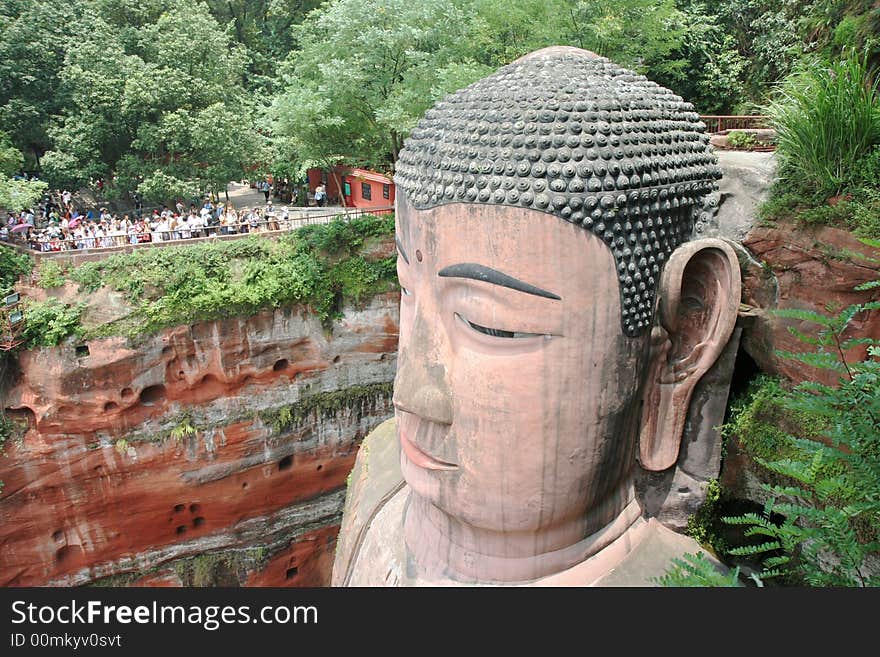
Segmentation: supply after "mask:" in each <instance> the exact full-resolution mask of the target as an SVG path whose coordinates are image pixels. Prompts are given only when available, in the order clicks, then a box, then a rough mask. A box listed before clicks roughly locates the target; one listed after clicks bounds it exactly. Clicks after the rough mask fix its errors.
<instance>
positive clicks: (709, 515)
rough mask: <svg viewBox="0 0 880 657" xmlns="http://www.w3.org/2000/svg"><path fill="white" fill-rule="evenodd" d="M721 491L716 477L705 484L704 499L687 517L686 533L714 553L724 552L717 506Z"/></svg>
mask: <svg viewBox="0 0 880 657" xmlns="http://www.w3.org/2000/svg"><path fill="white" fill-rule="evenodd" d="M722 494H723V491H722V489H721V484H720V483H719V482H718V480H717V479H712V480H711V481H710V482H709V483H708V484H707V486H706V499H705V500H704V501H703V504H702V505H701V506H700V508H699V509H698V510H697V512H696V513H695V514H694V515H692V516H691V517H690V518H688V522H687V529H686V532H687V535H688V536H690V537H691V538H693V539H694V540H695V541H697V542H698V543H700V544H701V545H703V546H705V547H708V548H710V549H711V550H712V551H714V552H715V553H716V554H724V553H725V552H726V551H727V544H726V542H725V541H724V539H723V538H722V537H721V533H720V531H719V529H720V518H719V513H718V511H719V506H720V503H721V499H722Z"/></svg>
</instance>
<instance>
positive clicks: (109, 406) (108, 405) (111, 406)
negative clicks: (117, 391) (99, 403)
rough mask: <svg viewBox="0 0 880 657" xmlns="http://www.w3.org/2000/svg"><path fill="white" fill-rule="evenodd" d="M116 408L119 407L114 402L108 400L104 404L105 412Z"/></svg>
mask: <svg viewBox="0 0 880 657" xmlns="http://www.w3.org/2000/svg"><path fill="white" fill-rule="evenodd" d="M117 408H119V406H118V405H117V404H116V402H112V401H108V402H107V403H106V404H104V412H105V413H108V412H109V411H115V410H116V409H117Z"/></svg>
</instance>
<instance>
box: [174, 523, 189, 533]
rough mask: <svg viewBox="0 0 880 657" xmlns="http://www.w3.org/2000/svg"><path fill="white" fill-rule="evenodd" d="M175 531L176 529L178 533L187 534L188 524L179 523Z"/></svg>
mask: <svg viewBox="0 0 880 657" xmlns="http://www.w3.org/2000/svg"><path fill="white" fill-rule="evenodd" d="M174 531H176V532H177V533H178V534H185V533H186V525H178V526H177V529H175V530H174Z"/></svg>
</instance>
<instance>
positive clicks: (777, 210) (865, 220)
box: [759, 149, 880, 238]
mask: <svg viewBox="0 0 880 657" xmlns="http://www.w3.org/2000/svg"><path fill="white" fill-rule="evenodd" d="M875 150H878V152H880V149H875ZM784 188H785V186H784V185H778V186H777V187H776V188H775V189H774V192H773V194H772V196H771V197H770V198H769V199H768V200H767V201H766V202H765V203H764V204H763V205H762V206H761V208H760V209H759V216H760V218H761V219H762V220H763V221H794V222H796V223H798V224H801V225H804V226H834V227H837V228H842V229H845V230H850V231H852V232H853V234H855V235H856V236H857V237H863V238H880V193H878V192H877V190H876V185H873V186H872V185H870V184H862V185H861V186H859V187H857V188H855V189H853V190H852V192H851V193H849V194H847V195H846V196H842V197H839V198H837V199H835V201H836V202H834V203H833V204H832V203H828V202H826V201H825V199H824V198H820V197H817V196H815V195H814V194H811V193H809V192H792V191H782V190H783V189H784Z"/></svg>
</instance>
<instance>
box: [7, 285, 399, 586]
mask: <svg viewBox="0 0 880 657" xmlns="http://www.w3.org/2000/svg"><path fill="white" fill-rule="evenodd" d="M398 303H399V297H398V295H397V294H396V293H389V294H385V295H379V296H376V297H374V298H373V299H372V301H370V302H369V303H368V304H366V305H365V306H364V307H362V308H359V309H358V308H346V309H345V316H344V318H343V319H341V320H339V321H337V322H335V323H334V325H333V327H332V331H330V332H328V331H326V330H325V329H324V328H323V327H322V326H321V323H320V321H319V320H318V319H317V317H315V316H314V315H313V314H311V313H310V312H308V310H307V309H305V308H300V307H295V308H288V309H279V310H275V311H271V310H269V311H264V312H261V313H259V314H256V315H254V316H251V317H246V318H235V319H229V320H223V321H216V322H199V323H195V324H192V325H190V326H177V327H174V328H171V329H167V330H164V331H162V332H160V333H159V334H157V335H155V336H152V337H150V338H146V339H143V340H142V341H140V342H138V343H136V344H135V343H132V342H131V341H129V340H127V339H125V338H108V339H102V340H94V341H91V342H88V343H86V344H81V345H78V344H73V343H69V344H66V345H64V346H60V347H56V348H51V349H39V350H35V351H30V352H24V353H22V354H20V358H19V361H20V370H21V372H20V376H19V377H18V381H17V383H16V385H14V386H13V387H12V388H11V389H10V390H8V391H7V394H6V398H5V400H4V405H5V407H6V409H7V413H8V414H9V415H11V416H12V417H14V418H17V419H19V420H26V421H27V422H28V430H27V432H26V433H25V435H24V437H23V440H21V441H19V442H18V443H17V444H16V443H13V442H12V441H10V443H8V444H7V448H6V451H7V456H6V457H5V458H2V459H0V480H2V481H3V482H4V484H5V486H4V488H3V490H2V494H0V495H2V496H0V515H2V517H3V523H2V524H0V544H2V545H3V549H2V550H0V585H5V586H9V585H19V586H29V585H44V584H53V585H75V584H87V583H91V582H95V581H97V580H100V579H102V578H107V577H113V578H115V580H109V581H110V582H111V583H114V581H115V583H126V584H149V585H179V584H181V583H183V584H197V585H198V584H208V583H214V584H216V583H219V584H225V585H232V584H248V585H272V586H283V585H289V584H294V585H296V584H303V585H324V584H326V583H328V582H329V574H330V565H331V563H332V558H333V550H334V545H335V536H336V531H337V530H338V524H339V519H340V514H341V511H342V503H343V499H344V488H345V481H346V477H347V475H348V473H349V471H350V469H351V466H352V464H353V461H354V456H355V453H356V451H357V447H358V444H359V441H360V440H361V438H362V437H363V436H364V435H365V434H366V433H367V432H368V431H369V430H370V429H372V428H373V427H374V426H375V425H377V424H378V423H379V422H381V421H383V420H385V419H386V418H388V417H390V416H391V414H392V409H391V382H392V381H393V378H394V371H395V364H396V351H397V334H398Z"/></svg>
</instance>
